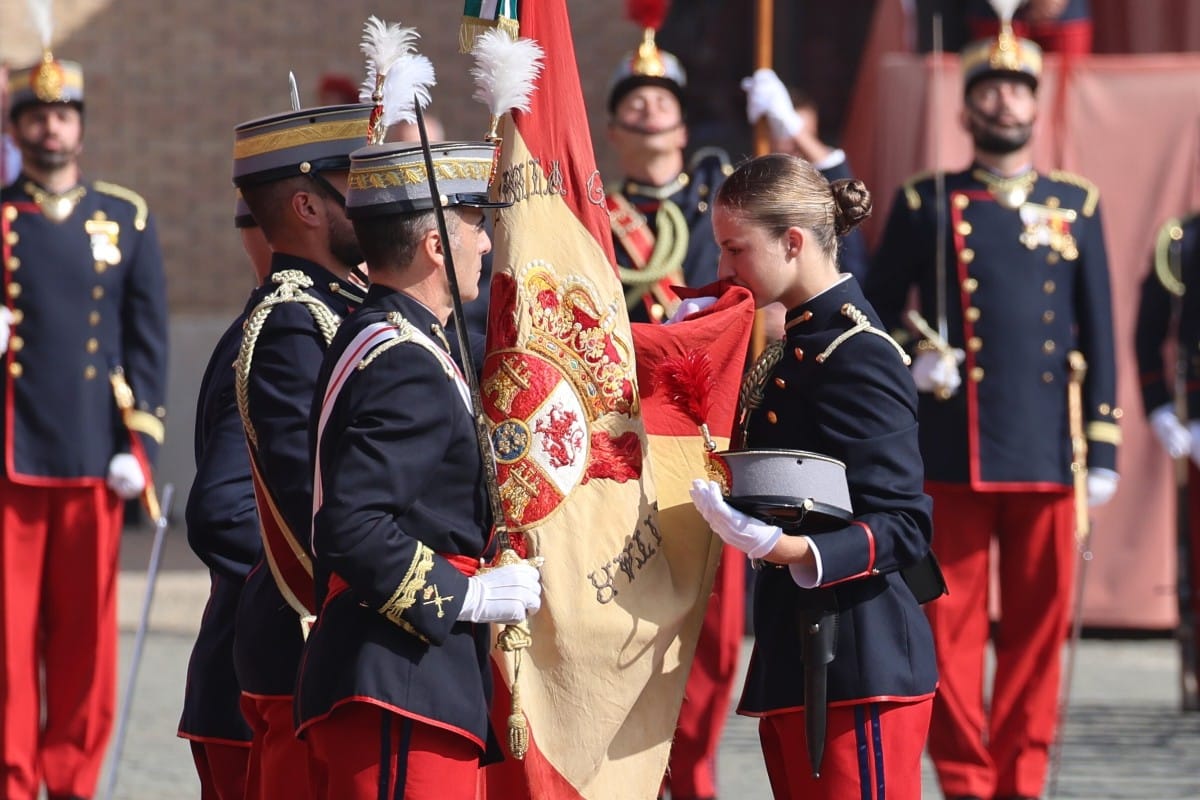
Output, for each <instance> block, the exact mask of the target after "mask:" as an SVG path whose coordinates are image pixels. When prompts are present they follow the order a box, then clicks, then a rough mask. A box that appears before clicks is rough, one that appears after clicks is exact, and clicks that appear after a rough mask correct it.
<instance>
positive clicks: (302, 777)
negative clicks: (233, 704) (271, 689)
mask: <svg viewBox="0 0 1200 800" xmlns="http://www.w3.org/2000/svg"><path fill="white" fill-rule="evenodd" d="M241 706H242V716H243V717H245V718H246V723H247V724H248V725H249V726H250V730H251V731H252V732H253V734H254V738H253V739H252V740H251V742H250V754H249V756H248V761H247V764H246V800H275V798H283V797H286V798H288V800H310V799H311V798H312V797H315V794H314V791H313V789H312V787H311V784H312V776H311V775H310V774H309V769H310V767H311V766H312V765H311V764H310V761H311V758H310V753H309V750H308V747H307V745H306V744H305V742H303V741H301V740H300V739H297V738H296V725H295V721H294V719H293V717H292V696H291V695H290V694H289V695H278V696H271V697H264V696H261V695H251V694H246V693H245V692H242V702H241Z"/></svg>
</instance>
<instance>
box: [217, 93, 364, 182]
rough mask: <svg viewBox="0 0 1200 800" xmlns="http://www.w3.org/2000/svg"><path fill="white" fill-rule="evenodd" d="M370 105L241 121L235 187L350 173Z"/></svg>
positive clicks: (235, 150) (236, 140) (236, 132)
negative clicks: (341, 172) (325, 172)
mask: <svg viewBox="0 0 1200 800" xmlns="http://www.w3.org/2000/svg"><path fill="white" fill-rule="evenodd" d="M373 108H374V106H372V105H371V104H369V103H356V104H353V105H338V106H320V107H317V108H305V109H301V110H299V111H288V112H286V113H283V114H275V115H273V116H270V117H261V118H259V119H254V120H250V121H249V122H243V123H242V124H241V125H238V126H237V127H236V128H234V140H233V183H234V185H235V186H237V187H238V188H245V187H247V186H255V185H257V184H261V183H269V182H271V181H278V180H283V179H285V178H292V177H297V176H299V175H307V174H309V173H314V172H322V171H327V170H333V171H337V170H346V169H349V168H350V153H351V152H352V151H354V150H356V149H357V148H359V147H362V146H363V145H365V144H366V143H367V122H368V120H369V119H370V117H371V110H372V109H373Z"/></svg>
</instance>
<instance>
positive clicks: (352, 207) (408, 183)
mask: <svg viewBox="0 0 1200 800" xmlns="http://www.w3.org/2000/svg"><path fill="white" fill-rule="evenodd" d="M429 149H430V152H431V154H432V156H433V169H434V177H435V178H436V179H437V187H438V194H439V195H440V198H439V204H440V205H441V206H443V207H446V208H449V207H451V206H474V207H475V208H504V207H506V206H510V205H512V203H509V202H503V201H494V200H489V199H488V187H489V186H490V185H491V180H492V174H493V162H494V159H495V155H496V145H495V144H493V143H491V142H435V143H432V144H431V145H430V146H429ZM433 206H434V202H433V196H432V194H431V193H430V189H429V175H428V173H427V172H426V169H425V154H424V152H423V151H422V149H421V145H420V144H415V143H412V142H390V143H386V144H373V145H368V146H367V147H363V148H361V149H359V150H355V151H354V152H353V153H352V154H351V156H350V180H349V186H348V188H347V191H346V215H347V216H348V217H350V219H363V218H365V217H376V216H382V215H385V214H408V213H412V212H414V211H428V210H429V209H431V208H433Z"/></svg>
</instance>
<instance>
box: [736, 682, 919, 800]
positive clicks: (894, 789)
mask: <svg viewBox="0 0 1200 800" xmlns="http://www.w3.org/2000/svg"><path fill="white" fill-rule="evenodd" d="M932 702H933V701H932V700H919V701H917V702H915V703H861V704H856V705H848V706H832V707H830V708H829V710H828V717H827V719H826V725H825V730H826V737H825V756H824V758H823V759H822V761H821V777H820V778H814V777H813V773H812V768H811V766H810V765H809V763H808V755H807V753H808V749H807V744H806V742H807V738H806V736H805V733H804V712H803V711H793V712H788V713H784V714H772V715H771V716H769V717H763V718H762V719H761V720H759V723H758V737H759V741H760V742H761V744H762V751H763V760H764V761H766V765H767V776H768V777H769V778H770V781H771V792H772V793H773V795H774V796H775V800H855V799H856V798H862V800H921V752H922V750H923V749H924V745H925V734H926V732H927V731H928V730H929V713H930V707H931V704H932Z"/></svg>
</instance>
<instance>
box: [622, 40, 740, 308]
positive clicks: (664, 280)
mask: <svg viewBox="0 0 1200 800" xmlns="http://www.w3.org/2000/svg"><path fill="white" fill-rule="evenodd" d="M685 83H686V78H685V76H684V73H683V67H681V66H680V64H679V60H678V59H676V58H675V56H673V55H672V54H670V53H668V52H666V51H665V50H659V49H658V48H657V47H656V46H655V45H654V42H653V40H652V39H647V40H646V42H644V43H643V44H642V46H641V48H639V49H638V50H637V51H636V52H635V53H632V54H630V55H629V56H627V57H626V58H625V59H624V60H623V61H622V62H621V64H620V66H619V67H618V68H617V71H616V73H615V75H614V76H613V79H612V82H611V88H610V89H609V94H608V112H609V122H608V141H609V144H611V145H612V148H613V150H614V151H615V152H616V155H617V161H618V163H619V165H620V169H621V170H622V171H623V172H624V174H625V177H624V178H623V179H622V180H621V182H620V183H618V184H614V185H612V186H609V187H608V188H607V196H608V197H607V200H608V208H609V212H610V213H611V215H612V229H613V242H614V244H615V245H616V252H617V264H618V266H619V267H620V269H621V282H622V284H624V286H625V299H626V302H627V304H628V306H629V318H630V320H631V321H633V322H663V321H664V320H667V319H669V318H670V317H671V316H672V315H673V314H674V313H675V311H676V309H677V307H678V305H679V298H678V297H676V296H675V293H674V292H673V291H671V288H670V287H671V286H704V285H705V284H708V283H712V282H713V281H715V280H716V278H717V259H718V257H719V255H720V253H719V251H718V248H717V245H716V242H714V241H713V235H712V216H711V214H710V205H711V203H712V195H713V193H714V192H715V191H716V189H717V187H718V186H719V185H720V184H721V181H722V180H724V179H725V176H726V175H728V174H729V173H730V172H731V171H732V168H731V167H730V164H729V158H728V156H726V154H725V153H724V151H722V150H718V149H716V148H711V147H706V148H701V149H700V150H697V151H696V153H695V155H693V156H692V158H691V160H690V161H688V160H687V159H685V157H684V148H685V147H687V144H688V132H687V121H686V110H685V108H684V99H683V87H684V84H685Z"/></svg>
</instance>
